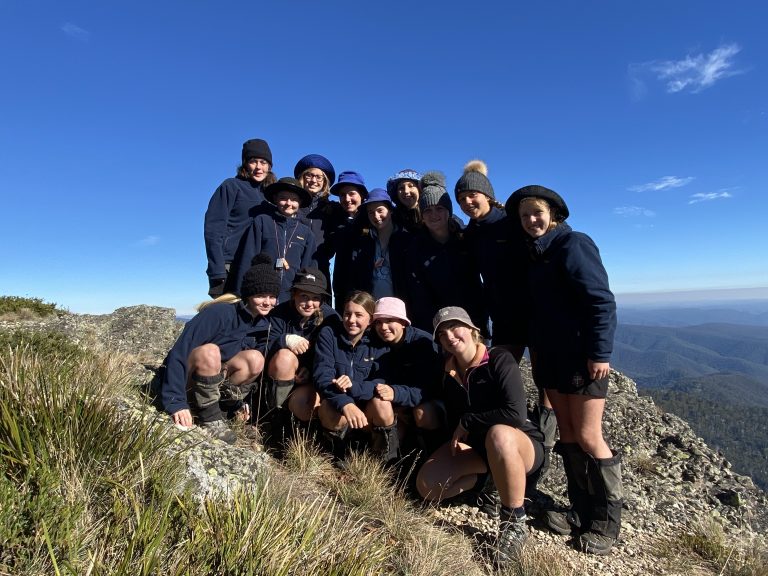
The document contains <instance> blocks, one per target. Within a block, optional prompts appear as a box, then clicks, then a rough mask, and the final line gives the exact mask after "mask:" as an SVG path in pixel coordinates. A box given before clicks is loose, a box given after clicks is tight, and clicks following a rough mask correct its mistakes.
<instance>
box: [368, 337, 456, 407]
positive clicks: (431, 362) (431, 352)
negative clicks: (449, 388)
mask: <svg viewBox="0 0 768 576" xmlns="http://www.w3.org/2000/svg"><path fill="white" fill-rule="evenodd" d="M372 340H373V344H374V346H376V347H381V348H383V349H384V350H385V352H384V353H383V354H382V355H381V356H380V357H379V358H378V361H377V362H376V365H375V367H374V370H373V371H372V372H371V378H373V379H381V380H383V382H384V383H385V384H387V385H389V386H391V387H392V390H393V391H394V393H395V399H394V400H393V401H392V404H394V405H395V406H407V407H409V408H413V407H415V406H418V405H419V404H421V402H422V400H424V394H425V391H429V390H433V389H434V387H435V383H436V382H438V381H439V379H440V374H441V372H442V370H441V368H442V358H441V356H440V354H439V353H438V351H437V346H436V345H435V343H434V341H433V340H432V335H431V334H428V333H427V332H425V331H424V330H419V329H418V328H414V327H413V326H406V327H405V333H404V334H403V339H402V340H401V341H400V342H399V343H398V344H396V345H395V346H391V345H388V344H387V343H385V342H383V341H381V340H380V339H379V338H378V336H374V337H372Z"/></svg>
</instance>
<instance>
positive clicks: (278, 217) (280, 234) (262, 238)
mask: <svg viewBox="0 0 768 576" xmlns="http://www.w3.org/2000/svg"><path fill="white" fill-rule="evenodd" d="M264 195H265V196H266V198H267V200H269V202H271V203H272V204H274V207H271V208H269V210H268V211H267V212H265V213H263V214H259V215H258V216H256V217H255V218H254V219H253V220H252V221H251V225H250V226H249V227H248V228H247V229H246V231H245V233H244V234H243V237H242V238H241V240H240V246H239V247H238V249H237V252H236V254H235V257H234V260H233V262H232V272H231V274H230V278H229V281H228V282H227V291H228V292H233V293H235V294H239V293H240V283H241V282H242V279H243V274H245V270H246V269H247V266H248V264H249V263H250V261H251V258H253V256H254V254H259V253H261V252H266V253H267V254H269V255H270V256H272V258H273V259H274V262H275V268H276V269H277V271H278V273H279V275H280V281H281V285H282V288H281V290H280V295H279V296H278V302H285V301H286V300H288V299H290V295H291V285H292V284H293V278H294V276H295V275H296V272H297V271H298V270H299V269H300V268H306V267H308V266H313V267H314V266H315V265H316V262H315V261H314V260H313V258H312V256H313V255H314V253H315V237H314V235H313V234H312V231H311V230H310V229H309V226H307V225H306V224H305V223H304V222H302V221H301V220H300V219H299V218H298V213H299V208H301V207H303V206H308V205H309V203H310V202H311V198H310V196H309V192H307V191H306V190H304V188H302V187H301V186H299V182H298V181H297V180H296V179H294V178H289V177H287V178H280V180H278V181H277V182H275V183H274V184H271V185H269V186H267V189H266V190H265V191H264Z"/></svg>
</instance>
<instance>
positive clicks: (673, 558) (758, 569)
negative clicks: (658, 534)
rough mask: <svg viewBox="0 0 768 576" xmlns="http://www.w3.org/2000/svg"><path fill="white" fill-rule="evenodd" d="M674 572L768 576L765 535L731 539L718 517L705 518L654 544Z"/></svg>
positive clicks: (660, 556) (657, 552)
mask: <svg viewBox="0 0 768 576" xmlns="http://www.w3.org/2000/svg"><path fill="white" fill-rule="evenodd" d="M654 552H655V554H656V555H657V556H658V557H659V558H661V559H662V560H663V561H664V562H665V563H666V565H667V566H668V567H669V569H670V571H672V570H680V569H681V568H683V567H684V568H685V570H684V571H685V573H686V574H718V575H720V576H768V547H767V546H766V541H765V539H764V538H757V539H753V540H751V541H749V542H744V541H741V540H739V541H729V540H728V536H727V535H726V534H725V532H724V531H723V528H722V526H721V525H720V524H719V523H718V522H716V521H715V520H714V519H712V518H709V519H702V520H701V521H699V522H697V523H694V524H692V525H690V526H689V527H688V528H687V529H686V530H684V531H682V532H679V533H677V534H675V535H673V536H670V537H668V538H665V539H659V540H658V541H657V542H656V545H655V547H654Z"/></svg>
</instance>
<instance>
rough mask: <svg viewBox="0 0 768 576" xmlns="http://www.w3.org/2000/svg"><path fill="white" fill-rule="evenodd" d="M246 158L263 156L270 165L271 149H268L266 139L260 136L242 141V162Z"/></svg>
mask: <svg viewBox="0 0 768 576" xmlns="http://www.w3.org/2000/svg"><path fill="white" fill-rule="evenodd" d="M248 158H263V159H264V160H266V161H267V162H269V165H270V167H271V166H272V150H270V149H269V144H267V141H266V140H262V139H261V138H254V139H253V140H246V141H245V142H244V143H243V164H245V163H246V162H248Z"/></svg>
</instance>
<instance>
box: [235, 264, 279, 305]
mask: <svg viewBox="0 0 768 576" xmlns="http://www.w3.org/2000/svg"><path fill="white" fill-rule="evenodd" d="M255 294H272V295H274V296H277V295H278V294H280V272H278V271H277V270H276V269H275V262H274V260H272V257H271V256H270V255H269V254H266V253H265V252H262V253H261V254H257V255H256V256H255V257H254V258H253V260H251V267H250V268H249V269H248V272H246V273H245V276H243V285H242V287H241V288H240V298H242V299H243V300H245V299H246V298H248V297H249V296H254V295H255Z"/></svg>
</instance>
